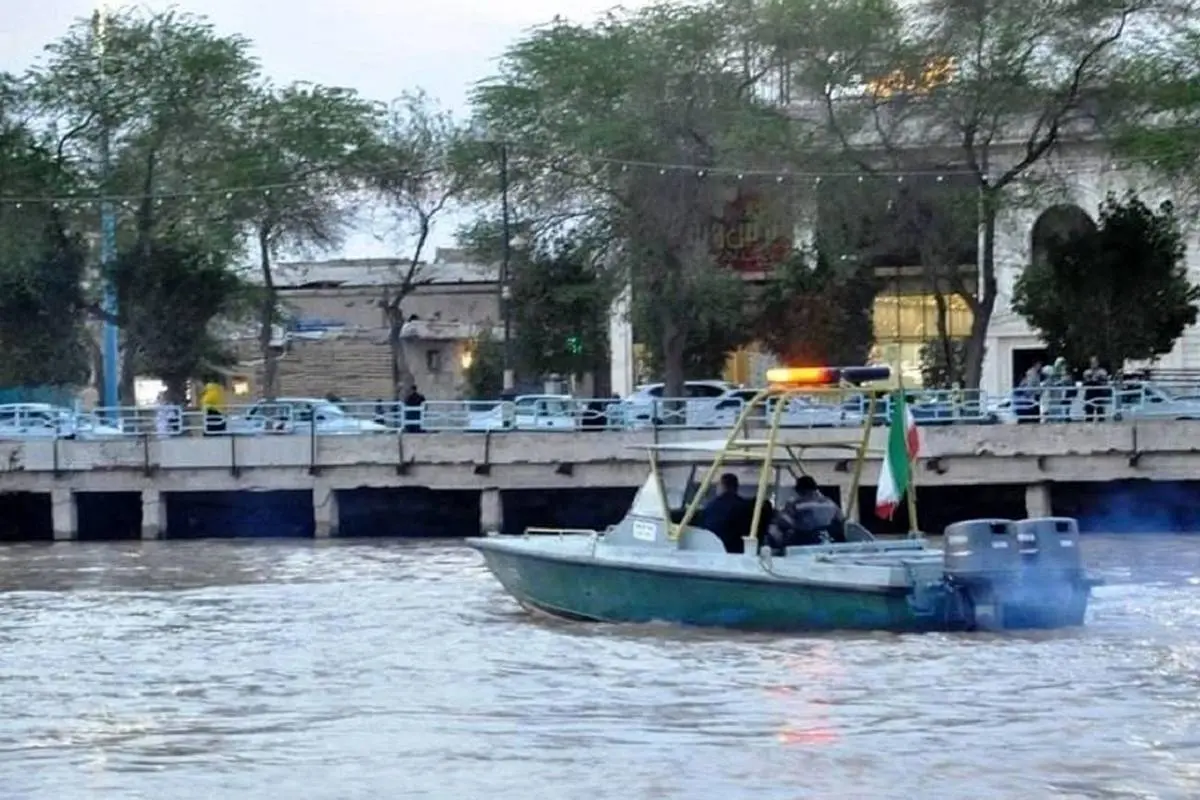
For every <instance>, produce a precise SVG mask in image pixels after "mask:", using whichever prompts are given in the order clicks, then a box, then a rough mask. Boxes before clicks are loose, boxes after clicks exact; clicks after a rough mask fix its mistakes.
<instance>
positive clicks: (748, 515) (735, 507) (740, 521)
mask: <svg viewBox="0 0 1200 800" xmlns="http://www.w3.org/2000/svg"><path fill="white" fill-rule="evenodd" d="M753 518H754V504H753V503H751V502H750V501H749V500H747V499H746V498H744V497H742V496H741V495H740V494H738V479H737V475H734V474H733V473H732V472H726V473H725V474H724V475H722V476H721V479H720V480H719V481H718V482H717V496H716V497H714V498H713V499H712V500H709V501H708V504H707V505H705V506H704V510H703V511H701V512H700V518H699V519H698V520H696V525H697V527H700V528H704V529H705V530H708V531H712V532H713V533H715V534H716V535H717V538H719V539H720V540H721V542H722V543H723V544H724V545H725V552H727V553H741V552H743V545H744V542H743V540H742V537H744V536H747V535H748V534H749V533H750V523H751V521H752V520H753Z"/></svg>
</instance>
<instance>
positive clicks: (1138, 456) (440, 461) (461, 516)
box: [0, 421, 1200, 539]
mask: <svg viewBox="0 0 1200 800" xmlns="http://www.w3.org/2000/svg"><path fill="white" fill-rule="evenodd" d="M725 435H726V434H725V433H724V432H721V431H711V432H700V431H658V432H655V431H637V432H579V433H557V432H555V433H535V432H530V433H522V432H514V433H503V434H497V435H484V434H462V433H433V434H412V435H404V436H393V435H380V436H325V437H307V436H278V437H213V438H207V439H206V438H194V437H192V438H179V439H156V438H153V437H151V438H145V439H129V440H120V441H104V442H79V441H35V442H20V443H16V442H6V443H0V493H4V494H5V495H7V497H8V500H7V501H4V500H0V506H2V505H4V504H5V503H7V505H8V507H9V513H7V515H6V516H7V518H8V519H9V528H11V527H13V524H14V523H13V520H18V521H19V520H24V519H25V518H26V517H28V519H29V520H35V521H36V520H43V521H44V520H45V518H46V515H47V514H48V515H49V517H50V520H49V525H50V528H51V530H52V532H53V535H54V536H56V537H57V538H60V539H70V538H76V537H77V536H79V535H80V532H81V531H91V530H93V529H96V530H97V534H96V535H95V536H88V537H85V538H103V537H102V536H100V535H99V532H101V531H102V530H103V529H104V524H105V523H107V522H109V521H107V520H103V521H101V522H94V521H84V520H81V518H80V517H81V515H84V516H86V517H88V518H89V519H90V518H91V517H92V516H94V515H102V514H107V515H108V516H110V517H112V519H111V525H110V527H113V526H117V527H121V528H123V529H125V528H129V527H132V526H133V520H134V519H136V520H137V525H136V527H137V531H136V532H137V533H138V534H139V535H141V536H143V537H145V538H158V537H159V536H162V535H163V534H164V533H168V534H169V535H171V536H173V537H174V536H177V535H194V536H207V535H242V534H241V532H242V531H253V530H262V531H264V532H265V531H266V529H267V528H270V527H271V526H272V525H274V528H276V529H279V530H280V531H282V533H280V534H279V535H301V536H307V535H316V536H324V535H334V534H336V533H338V532H339V531H341V530H342V528H343V527H344V528H345V530H346V532H347V533H350V532H353V535H364V534H367V533H372V532H378V531H381V530H389V529H390V530H392V531H396V532H397V533H396V535H408V534H406V533H405V531H409V530H418V529H420V530H427V529H428V530H437V529H439V523H438V520H439V519H441V518H445V519H446V520H447V521H448V523H447V525H445V526H442V527H445V528H447V529H454V532H456V533H457V532H459V531H460V530H461V529H462V528H463V527H464V524H465V523H464V520H468V521H469V520H477V521H478V525H479V527H481V528H483V529H494V528H498V527H501V526H504V527H507V528H512V527H513V526H514V524H515V522H514V520H515V519H516V518H520V521H521V524H523V525H524V524H535V525H536V524H557V525H566V524H580V525H581V524H584V523H589V524H603V522H602V521H603V520H607V519H609V518H610V517H612V516H613V514H616V515H617V516H619V512H620V510H621V506H622V505H623V504H625V503H627V499H626V498H627V497H629V496H630V495H629V493H630V491H631V490H632V489H633V488H635V487H637V486H638V485H640V484H641V482H642V481H643V479H644V477H645V472H646V469H645V446H646V445H650V444H655V443H659V444H670V443H683V442H694V441H697V440H706V441H714V440H721V439H724V437H725ZM885 436H886V431H885V430H884V429H882V428H880V429H876V430H874V431H872V432H871V443H870V444H871V448H872V450H873V451H875V452H882V449H883V446H884V437H885ZM922 437H923V451H922V458H921V460H920V462H919V464H918V467H917V470H916V480H917V483H918V486H919V487H920V490H921V494H920V497H921V500H922V509H923V510H922V520H921V521H922V523H925V522H927V521H928V522H931V523H932V522H933V521H934V520H936V521H937V522H938V523H941V522H942V521H943V520H942V519H941V516H944V515H939V514H938V512H937V509H936V508H934V509H926V506H928V505H929V504H930V503H933V504H935V505H936V506H938V507H942V506H949V505H953V504H954V503H955V502H956V501H961V499H962V497H964V496H965V495H964V494H963V492H964V491H966V490H968V489H970V490H971V491H972V492H975V491H976V490H977V491H978V492H981V493H982V494H980V495H979V497H980V498H982V499H981V500H979V501H976V502H974V503H973V506H974V507H977V508H983V507H987V508H988V509H991V510H995V511H997V513H998V512H999V510H1002V509H1004V508H1009V507H1012V506H1023V509H1020V510H1024V511H1025V512H1027V513H1030V514H1041V513H1049V512H1050V511H1053V510H1054V508H1055V506H1056V504H1057V505H1058V506H1063V502H1066V501H1062V502H1057V501H1056V499H1055V494H1056V491H1055V487H1057V488H1058V489H1059V490H1061V489H1064V488H1065V487H1068V486H1084V487H1086V486H1094V485H1095V484H1099V483H1108V482H1112V481H1124V482H1128V481H1151V482H1173V483H1177V482H1187V481H1191V480H1194V479H1196V480H1200V446H1197V443H1198V442H1200V423H1193V422H1166V421H1163V422H1144V423H1125V424H1097V425H1074V424H1072V425H1029V426H1023V425H1022V426H1011V425H992V426H966V425H964V426H953V427H930V428H924V429H922ZM859 438H861V437H860V435H859V432H857V431H839V430H796V431H789V432H788V433H787V434H786V440H787V441H788V442H789V443H792V444H796V445H802V446H803V448H804V453H805V458H806V461H805V465H806V469H807V470H808V471H809V472H811V473H812V474H813V475H814V477H816V478H817V480H818V482H820V483H821V484H822V485H825V486H827V487H829V488H830V491H831V492H834V493H837V494H839V495H840V496H841V497H842V498H843V500H844V501H845V500H847V499H848V494H849V493H848V491H847V490H848V488H849V485H850V480H851V476H850V469H851V466H852V462H851V460H850V459H849V452H848V451H847V450H845V449H839V448H837V447H835V446H834V445H836V444H838V443H848V442H851V441H856V440H858V439H859ZM660 457H661V460H662V461H663V462H664V464H667V465H670V466H671V472H673V473H677V474H680V476H681V477H682V474H686V473H687V472H690V470H691V468H692V467H691V465H692V464H694V463H696V461H697V454H696V453H687V452H679V451H666V452H663V453H662V454H661V456H660ZM702 457H703V456H702V454H701V458H702ZM734 471H741V472H743V473H744V474H745V477H746V478H750V477H751V476H752V473H753V471H752V470H750V469H747V468H743V469H740V470H739V469H737V468H735V470H734ZM877 474H878V465H877V464H869V465H868V466H867V468H866V471H865V474H864V476H863V484H864V486H865V487H866V488H865V490H864V493H863V495H862V496H861V497H860V498H859V499H860V500H861V501H863V503H862V504H865V505H866V506H867V507H868V512H867V514H866V515H865V516H867V517H869V505H870V503H869V499H870V497H869V493H870V491H871V489H870V487H872V486H873V485H874V482H875V480H876V476H877ZM952 487H955V488H952ZM594 490H600V492H601V493H600V494H594V495H593V494H589V492H592V491H594ZM396 492H400V493H401V494H396ZM560 492H561V493H564V494H562V495H559V494H558V493H560ZM251 493H253V494H254V495H255V497H253V498H252V499H247V497H246V495H250V494H251ZM550 493H553V494H550ZM604 493H607V494H604ZM1083 493H1084V494H1087V492H1083ZM1057 494H1058V495H1059V496H1063V492H1062V491H1057ZM1075 494H1076V495H1078V494H1079V492H1075ZM1175 494H1176V496H1177V500H1178V503H1177V504H1182V505H1183V506H1186V505H1187V504H1188V503H1189V502H1190V497H1191V496H1193V493H1192V492H1191V490H1190V489H1188V488H1186V486H1184V488H1180V489H1177V490H1175ZM235 495H239V496H241V498H240V499H237V500H234V499H231V498H233V497H234V496H235ZM602 495H603V497H604V498H605V499H603V500H599V499H598V498H600V497H601V496H602ZM99 496H104V497H106V498H108V499H107V500H104V503H100V498H99ZM939 496H940V499H939ZM16 497H23V498H25V500H27V501H28V504H27V505H21V504H20V503H16V501H15V500H14V498H16ZM552 497H553V500H551V499H549V498H552ZM1101 499H1103V497H1101ZM401 501H403V502H401ZM21 502H25V501H24V500H23V501H21ZM1131 502H1132V501H1131ZM14 503H15V504H14ZM397 503H399V505H397ZM106 504H107V505H106ZM1066 505H1067V506H1069V505H1070V502H1066ZM18 506H20V508H24V509H26V510H25V511H20V510H19V509H18ZM185 506H186V508H187V510H186V511H184V510H181V509H184V508H185ZM594 506H602V507H603V508H601V509H598V510H596V511H595V513H592V512H589V511H588V508H590V507H594ZM206 507H207V508H208V509H209V511H204V509H205V508H206ZM297 507H299V508H300V510H299V511H297V510H296V509H297ZM404 507H407V508H409V509H410V513H409V514H408V515H407V516H409V517H410V519H409V520H408V522H409V523H410V524H409V525H408V527H407V528H406V527H405V526H404V525H400V524H399V523H396V522H395V521H393V520H391V517H393V516H396V515H397V514H399V515H401V516H405V514H404V512H403V511H401V510H400V509H401V508H404ZM101 508H108V509H109V511H107V512H103V511H101V510H100V509H101ZM264 508H266V509H268V510H267V511H264V510H263V509H264ZM269 509H275V510H274V511H270V510H269ZM518 509H519V510H518ZM3 510H4V509H3V508H0V512H2V511H3ZM956 513H957V512H956ZM1010 515H1011V514H1010ZM1175 516H1178V513H1176V514H1175ZM222 517H223V518H224V521H223V522H222V521H220V520H221V519H222ZM257 517H261V519H259V518H257ZM200 518H203V519H206V520H209V522H208V523H206V524H204V525H197V524H195V520H197V519H200ZM281 519H285V520H286V524H284V523H283V522H279V520H281ZM272 520H273V522H272ZM420 520H424V521H423V522H420V524H418V522H419V521H420ZM506 521H507V524H505V523H506ZM864 521H866V522H867V523H868V524H870V523H871V520H870V519H869V518H867V519H865V520H864ZM268 522H270V524H268ZM118 523H119V525H118ZM276 523H278V524H276ZM32 524H33V523H31V522H22V523H21V524H20V526H19V527H21V528H22V529H28V528H29V527H30V525H32ZM39 524H40V523H39ZM3 527H4V526H3V525H0V538H3V537H4V536H5V532H4V530H3ZM923 527H924V524H923ZM220 531H223V532H224V533H223V534H221V533H218V532H220ZM471 532H474V531H471ZM383 535H388V534H383ZM11 536H12V535H11V533H10V534H9V538H11Z"/></svg>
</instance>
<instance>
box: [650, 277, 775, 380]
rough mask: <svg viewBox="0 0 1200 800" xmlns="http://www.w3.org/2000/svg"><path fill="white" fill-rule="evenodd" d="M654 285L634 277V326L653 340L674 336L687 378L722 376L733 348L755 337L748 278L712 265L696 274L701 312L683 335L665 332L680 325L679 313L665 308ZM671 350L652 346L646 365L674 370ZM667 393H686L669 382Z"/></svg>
mask: <svg viewBox="0 0 1200 800" xmlns="http://www.w3.org/2000/svg"><path fill="white" fill-rule="evenodd" d="M634 274H635V275H637V274H639V273H637V272H636V271H635V273H634ZM653 286H654V284H653V283H652V282H645V283H643V282H640V281H635V282H634V286H633V302H632V308H631V310H630V314H631V316H632V318H633V329H634V331H635V332H636V333H639V335H640V336H641V337H644V339H643V340H644V341H646V342H649V343H651V344H652V343H654V342H663V341H665V340H667V339H670V340H671V342H672V347H678V352H677V353H675V357H676V358H679V359H680V366H681V367H682V373H681V374H682V379H683V380H706V379H712V378H717V377H720V375H721V373H722V372H723V371H724V369H725V365H726V362H727V361H728V359H729V355H730V353H732V352H733V350H734V349H736V348H737V347H740V346H741V345H744V344H748V343H749V342H750V341H751V339H752V337H753V333H754V332H753V329H752V328H751V325H750V323H749V321H748V320H749V318H748V316H747V307H748V306H747V304H748V302H749V296H750V293H749V291H748V289H747V286H746V283H745V281H743V280H742V279H741V278H740V277H739V276H738V275H737V274H736V273H733V272H729V271H724V270H708V271H706V272H705V273H702V274H701V275H696V276H693V278H692V285H691V287H690V290H689V291H690V293H691V296H692V297H693V298H694V299H695V302H696V303H697V306H696V311H697V313H696V318H695V319H693V320H691V322H690V323H689V324H688V325H687V326H686V328H685V334H684V338H683V339H675V338H673V337H670V336H668V335H666V334H664V332H663V331H664V329H665V328H667V326H670V325H673V324H675V323H674V319H675V318H674V316H673V315H666V314H662V313H661V311H662V308H663V303H662V302H660V301H658V300H656V295H655V294H654V288H653ZM667 353H668V351H667V350H664V349H663V348H662V347H653V346H651V347H649V348H648V349H647V354H646V355H647V358H646V365H647V366H648V368H649V369H650V372H651V374H652V375H653V376H655V377H658V378H661V377H662V376H665V375H668V374H670V372H669V370H668V365H667V363H666V361H665V359H666V355H667ZM672 391H674V392H675V393H674V394H672ZM664 396H665V397H682V396H683V390H682V389H674V390H672V389H671V388H670V387H669V386H668V388H667V389H666V390H665V392H664Z"/></svg>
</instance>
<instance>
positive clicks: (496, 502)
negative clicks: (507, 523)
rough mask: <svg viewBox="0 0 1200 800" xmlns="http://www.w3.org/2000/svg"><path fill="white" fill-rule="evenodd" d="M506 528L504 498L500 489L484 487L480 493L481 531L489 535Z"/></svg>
mask: <svg viewBox="0 0 1200 800" xmlns="http://www.w3.org/2000/svg"><path fill="white" fill-rule="evenodd" d="M503 529H504V498H503V497H501V495H500V490H499V489H484V490H483V491H482V492H480V494H479V532H480V533H481V534H484V535H487V534H489V533H498V532H500V531H501V530H503Z"/></svg>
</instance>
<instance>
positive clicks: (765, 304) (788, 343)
mask: <svg viewBox="0 0 1200 800" xmlns="http://www.w3.org/2000/svg"><path fill="white" fill-rule="evenodd" d="M876 288H877V287H876V281H875V278H874V276H873V274H872V271H871V270H869V269H864V268H862V267H859V266H851V267H843V266H837V267H835V266H833V265H831V264H830V263H829V261H828V260H827V259H825V258H822V257H820V256H818V257H816V258H812V257H809V256H807V255H805V254H804V253H800V252H797V253H794V254H793V255H792V257H791V258H789V259H788V261H786V262H785V263H784V264H782V265H781V266H780V267H779V268H778V269H777V270H776V272H775V274H774V275H773V277H772V278H771V280H770V281H769V282H768V283H767V284H766V285H765V286H764V287H763V289H762V292H761V296H760V299H759V301H758V304H757V305H758V308H760V309H761V311H760V313H759V315H758V319H757V321H756V325H755V334H756V335H757V337H758V339H759V341H761V342H762V343H763V344H765V345H767V346H768V347H769V348H770V349H771V351H772V352H774V353H775V354H776V355H778V356H779V357H780V358H782V359H783V360H784V361H786V362H787V363H789V364H793V365H806V366H820V365H844V364H850V365H853V364H865V363H867V356H868V354H869V352H870V350H871V345H872V344H873V343H874V327H873V319H872V317H873V304H874V300H875V293H876Z"/></svg>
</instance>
